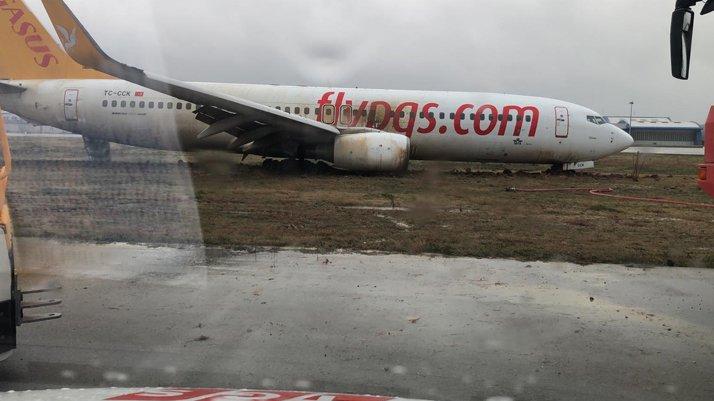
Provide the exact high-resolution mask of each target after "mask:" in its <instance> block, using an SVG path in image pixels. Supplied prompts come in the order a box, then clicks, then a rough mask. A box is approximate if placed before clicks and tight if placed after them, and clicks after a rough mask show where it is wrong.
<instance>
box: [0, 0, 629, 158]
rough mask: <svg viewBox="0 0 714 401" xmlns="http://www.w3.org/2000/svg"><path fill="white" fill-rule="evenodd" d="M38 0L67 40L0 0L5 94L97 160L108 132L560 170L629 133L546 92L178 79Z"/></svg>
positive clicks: (127, 139) (113, 138)
mask: <svg viewBox="0 0 714 401" xmlns="http://www.w3.org/2000/svg"><path fill="white" fill-rule="evenodd" d="M43 3H44V5H45V8H46V10H47V12H48V14H49V16H50V19H51V20H52V23H53V25H54V27H55V29H56V30H57V33H58V35H59V38H60V40H61V42H62V45H63V46H64V50H65V51H62V50H61V49H60V48H59V46H57V45H56V43H55V42H54V41H53V39H52V38H51V37H50V35H49V34H48V33H47V31H46V30H45V29H44V28H43V27H42V25H41V24H40V22H39V21H38V20H37V18H36V17H35V16H34V15H33V14H32V12H31V11H30V10H29V9H28V8H27V7H26V5H25V4H24V3H23V1H21V0H0V43H1V45H0V105H2V107H4V108H5V109H6V110H8V111H10V112H13V113H15V114H18V115H20V116H22V117H24V118H26V119H27V120H29V121H33V122H36V123H41V124H45V125H50V126H54V127H57V128H61V129H64V130H67V131H71V132H74V133H77V134H80V135H82V136H83V137H84V139H85V145H86V146H85V147H86V148H87V151H88V152H89V154H90V157H92V158H94V159H99V160H106V159H108V158H109V143H110V142H114V143H120V144H125V145H132V146H139V147H146V148H155V149H166V150H182V151H192V150H199V149H223V150H226V151H229V152H237V153H240V154H244V155H248V154H253V155H259V156H264V157H276V158H301V159H302V158H304V159H314V160H325V161H327V162H330V163H333V164H334V166H335V167H337V168H340V169H346V170H355V171H378V172H392V171H395V172H396V171H402V170H405V169H406V168H407V166H408V164H409V161H410V160H449V161H498V162H509V163H538V164H553V165H555V166H559V167H561V168H566V169H568V168H578V167H589V166H592V165H593V163H592V162H593V161H595V160H598V159H601V158H603V157H606V156H609V155H612V154H615V153H618V152H621V151H622V150H624V149H626V148H628V147H630V146H631V145H632V143H633V140H632V138H631V137H630V136H629V135H628V134H627V133H625V132H624V131H622V130H620V129H619V128H617V127H615V126H614V125H611V124H609V123H607V122H606V121H605V120H604V119H603V118H602V116H601V115H599V114H598V113H596V112H594V111H592V110H590V109H588V108H586V107H583V106H579V105H576V104H573V103H568V102H563V101H560V100H555V99H547V98H538V97H527V96H515V95H503V94H492V93H465V92H425V91H400V90H372V89H340V88H311V87H296V86H270V85H240V84H219V83H188V82H182V81H177V80H174V79H170V78H166V77H162V76H159V75H156V74H152V73H150V72H146V71H143V70H141V69H138V68H135V67H131V66H128V65H125V64H122V63H120V62H117V61H115V60H113V59H112V58H110V57H109V56H108V55H107V54H106V53H104V52H103V51H102V49H101V48H100V47H99V46H98V45H97V43H96V42H95V41H94V40H93V39H92V37H91V36H90V35H89V33H88V32H87V31H86V29H85V28H84V27H83V26H82V24H81V23H80V22H79V21H78V19H77V18H76V17H75V16H74V14H73V13H72V11H71V10H70V9H69V8H68V7H67V5H66V4H65V3H64V1H62V0H43Z"/></svg>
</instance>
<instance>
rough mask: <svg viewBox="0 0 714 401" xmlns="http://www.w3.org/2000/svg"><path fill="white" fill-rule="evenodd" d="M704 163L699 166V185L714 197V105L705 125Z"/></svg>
mask: <svg viewBox="0 0 714 401" xmlns="http://www.w3.org/2000/svg"><path fill="white" fill-rule="evenodd" d="M704 135H705V136H704V164H702V165H700V166H699V187H701V188H702V189H703V190H704V191H706V193H708V194H709V196H712V197H714V106H712V108H711V110H710V111H709V117H708V118H707V123H706V125H705V126H704Z"/></svg>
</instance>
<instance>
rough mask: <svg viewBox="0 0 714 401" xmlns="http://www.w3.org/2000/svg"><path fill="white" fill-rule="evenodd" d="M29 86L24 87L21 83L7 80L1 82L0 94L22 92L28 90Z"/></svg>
mask: <svg viewBox="0 0 714 401" xmlns="http://www.w3.org/2000/svg"><path fill="white" fill-rule="evenodd" d="M26 90H27V88H24V87H22V86H20V85H13V84H9V83H6V82H0V94H2V95H9V94H13V93H22V92H24V91H26Z"/></svg>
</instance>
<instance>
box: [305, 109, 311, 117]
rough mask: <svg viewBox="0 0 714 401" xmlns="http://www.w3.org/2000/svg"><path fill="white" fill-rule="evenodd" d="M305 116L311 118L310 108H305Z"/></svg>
mask: <svg viewBox="0 0 714 401" xmlns="http://www.w3.org/2000/svg"><path fill="white" fill-rule="evenodd" d="M305 115H306V116H309V115H310V108H309V107H305Z"/></svg>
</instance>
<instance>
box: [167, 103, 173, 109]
mask: <svg viewBox="0 0 714 401" xmlns="http://www.w3.org/2000/svg"><path fill="white" fill-rule="evenodd" d="M166 108H167V109H169V110H171V109H173V108H174V104H173V103H171V102H168V103H167V104H166Z"/></svg>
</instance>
